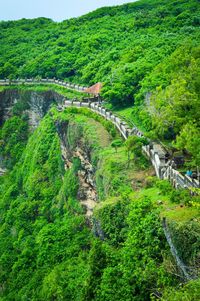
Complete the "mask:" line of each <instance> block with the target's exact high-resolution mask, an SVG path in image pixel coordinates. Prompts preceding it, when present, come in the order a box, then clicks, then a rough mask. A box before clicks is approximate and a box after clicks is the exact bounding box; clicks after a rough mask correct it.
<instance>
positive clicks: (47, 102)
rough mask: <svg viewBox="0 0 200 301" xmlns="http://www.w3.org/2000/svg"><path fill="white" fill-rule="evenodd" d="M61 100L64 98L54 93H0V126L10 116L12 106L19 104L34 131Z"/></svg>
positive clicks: (25, 91) (12, 91)
mask: <svg viewBox="0 0 200 301" xmlns="http://www.w3.org/2000/svg"><path fill="white" fill-rule="evenodd" d="M63 100H64V97H63V96H62V95H60V94H58V93H56V92H54V91H44V92H39V91H31V90H28V91H27V90H17V89H16V90H4V91H2V92H0V125H2V124H3V122H4V121H5V120H6V119H8V118H9V117H11V116H12V110H13V107H14V105H15V104H17V103H20V104H21V106H22V107H23V109H24V112H25V113H26V114H28V116H29V124H30V126H31V128H33V129H34V128H36V127H37V126H38V124H39V121H40V120H41V118H42V117H43V116H44V115H45V114H46V113H47V112H48V110H49V108H50V107H51V105H52V104H53V103H55V104H61V103H62V102H63Z"/></svg>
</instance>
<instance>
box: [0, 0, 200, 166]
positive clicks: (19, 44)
mask: <svg viewBox="0 0 200 301" xmlns="http://www.w3.org/2000/svg"><path fill="white" fill-rule="evenodd" d="M199 25H200V5H199V1H198V0H190V1H188V0H178V1H177V0H170V1H168V0H162V1H159V0H156V1H155V0H141V1H137V2H136V3H129V4H126V5H123V6H116V7H109V8H102V9H98V10H96V11H94V12H91V13H89V14H87V15H85V16H82V17H80V18H77V19H70V20H66V21H63V22H61V23H55V22H53V21H52V20H50V19H45V18H39V19H33V20H26V19H22V20H19V21H10V22H0V44H1V47H0V77H1V78H5V77H9V78H17V77H22V78H24V77H36V76H41V77H50V78H53V77H57V78H60V79H66V80H68V81H72V82H74V83H79V84H85V85H92V84H94V83H96V82H103V83H104V88H103V91H102V96H103V98H104V99H105V100H107V101H109V102H110V103H112V105H114V106H118V107H122V106H125V105H129V106H133V105H134V109H133V110H132V114H131V119H132V120H133V121H134V122H135V123H136V124H137V125H139V126H141V127H142V128H144V129H145V130H146V131H147V132H148V133H149V132H150V134H151V135H152V136H153V137H155V138H159V139H161V140H166V139H167V140H170V141H171V140H174V141H175V140H176V137H177V135H178V137H179V136H180V137H179V138H178V140H177V141H175V143H176V147H178V148H179V149H186V150H187V151H188V152H189V153H192V154H193V157H194V164H195V165H196V164H199V162H200V154H199V152H198V153H196V152H197V151H195V150H196V145H199V136H198V132H199V127H200V124H199V110H198V108H199V103H200V100H199V92H200V86H199V82H200V78H199V74H200V63H199V61H200V48H199V40H200V30H199ZM193 135H195V137H196V139H195V141H196V142H195V143H194V142H193V141H191V139H190V137H191V136H193Z"/></svg>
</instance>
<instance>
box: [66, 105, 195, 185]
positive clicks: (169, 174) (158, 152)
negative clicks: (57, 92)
mask: <svg viewBox="0 0 200 301" xmlns="http://www.w3.org/2000/svg"><path fill="white" fill-rule="evenodd" d="M71 106H74V107H78V108H80V107H86V108H89V109H91V110H92V111H93V112H95V113H97V114H99V115H101V116H102V117H104V118H105V119H107V120H109V121H111V122H112V123H113V124H114V125H115V127H116V128H117V129H118V131H119V132H120V134H121V135H122V137H123V138H124V139H125V140H126V139H127V138H128V137H129V136H131V135H137V136H138V137H143V133H142V132H141V131H139V130H138V129H137V128H136V127H134V128H133V129H130V128H129V126H128V124H127V123H126V122H124V121H122V120H121V119H120V118H119V117H117V116H115V115H114V114H113V113H112V112H111V111H109V110H107V109H105V108H104V107H103V106H101V104H99V103H94V102H93V103H92V102H90V101H89V102H81V101H65V104H64V107H71ZM143 152H144V153H145V154H146V155H147V157H148V158H149V159H150V161H151V163H152V165H153V167H154V169H155V172H156V175H157V177H158V178H159V179H167V180H169V181H170V182H171V183H172V184H173V186H174V187H175V188H191V187H194V188H199V187H200V185H199V181H197V180H196V179H192V178H190V177H188V176H187V175H182V174H181V173H180V172H179V171H177V170H175V169H174V168H172V166H170V165H169V162H170V161H169V160H168V159H167V156H166V152H165V150H164V149H163V148H162V147H161V145H159V144H156V143H152V142H151V144H149V145H145V146H143Z"/></svg>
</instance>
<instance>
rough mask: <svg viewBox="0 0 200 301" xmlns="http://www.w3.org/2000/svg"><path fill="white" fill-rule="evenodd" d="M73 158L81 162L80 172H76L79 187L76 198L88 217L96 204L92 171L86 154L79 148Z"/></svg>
mask: <svg viewBox="0 0 200 301" xmlns="http://www.w3.org/2000/svg"><path fill="white" fill-rule="evenodd" d="M73 156H74V157H76V158H79V159H80V161H81V170H79V171H78V178H79V183H80V186H79V190H78V195H77V197H78V199H79V200H80V202H81V204H82V205H83V206H84V207H85V208H86V215H87V216H88V217H90V216H92V214H93V210H94V207H95V206H96V202H97V192H96V187H95V181H94V169H93V167H92V164H91V163H90V161H89V158H88V156H87V153H86V152H84V150H83V149H81V148H80V147H77V148H76V150H75V151H74V152H73Z"/></svg>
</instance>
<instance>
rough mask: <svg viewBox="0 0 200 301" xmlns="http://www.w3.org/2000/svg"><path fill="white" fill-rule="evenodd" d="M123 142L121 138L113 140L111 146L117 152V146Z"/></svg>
mask: <svg viewBox="0 0 200 301" xmlns="http://www.w3.org/2000/svg"><path fill="white" fill-rule="evenodd" d="M122 144H123V142H122V140H121V139H116V140H113V141H112V143H111V146H112V147H114V149H115V151H116V152H117V149H118V147H120V146H122Z"/></svg>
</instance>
